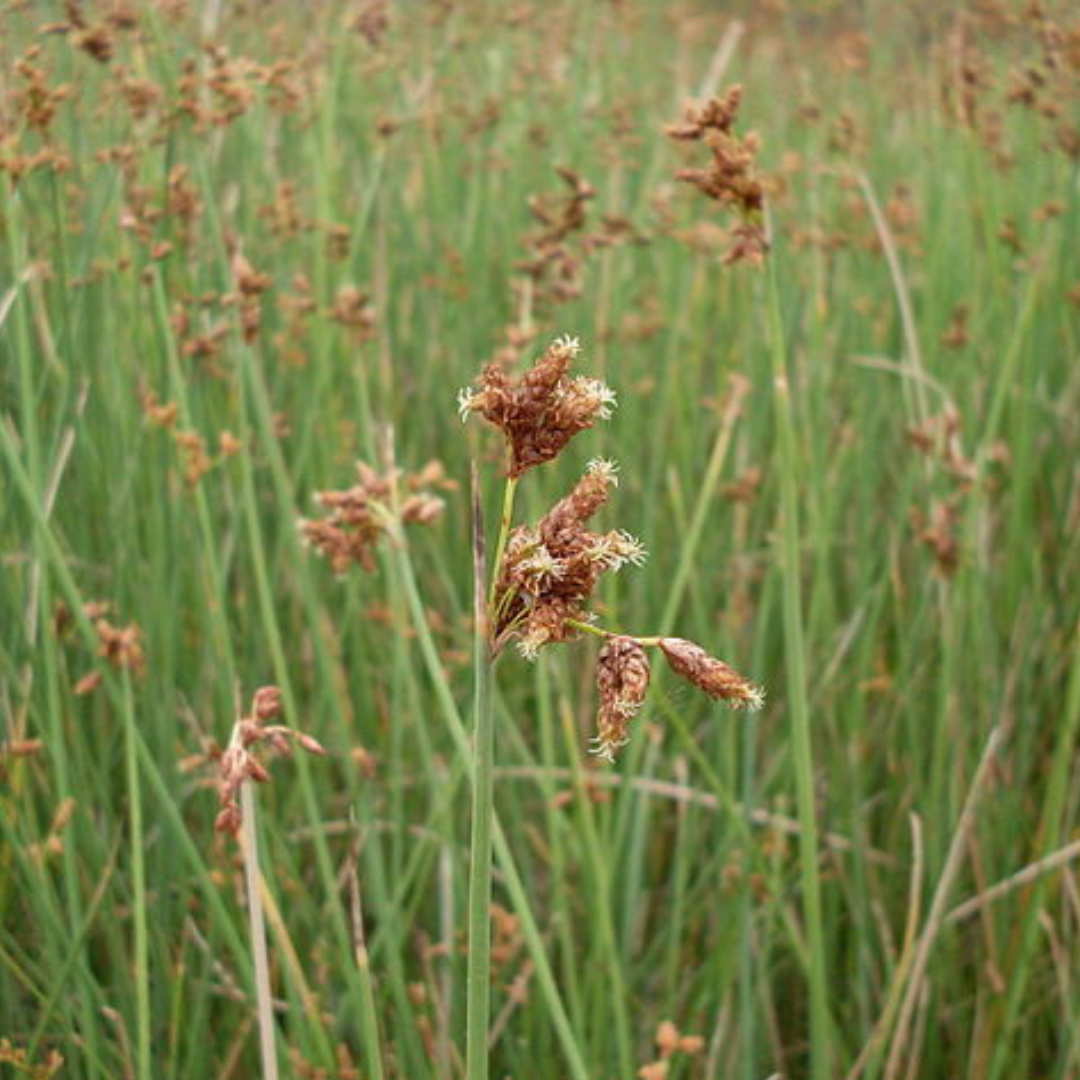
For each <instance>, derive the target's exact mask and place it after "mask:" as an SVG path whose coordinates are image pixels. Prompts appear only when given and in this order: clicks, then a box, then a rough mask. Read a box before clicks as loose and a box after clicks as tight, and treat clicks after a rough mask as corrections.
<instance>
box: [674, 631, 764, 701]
mask: <svg viewBox="0 0 1080 1080" xmlns="http://www.w3.org/2000/svg"><path fill="white" fill-rule="evenodd" d="M660 650H661V651H662V652H663V654H664V657H665V658H666V659H667V662H668V664H669V666H670V667H671V670H672V671H674V672H675V673H676V674H677V675H681V676H682V677H683V678H684V679H686V680H687V681H688V682H692V683H693V684H694V685H695V686H696V687H698V688H699V689H700V690H704V691H705V693H706V694H708V695H709V696H710V697H713V698H716V699H718V700H720V701H726V702H727V703H728V704H729V705H730V706H731V707H732V708H734V709H750V710H757V709H760V708H761V706H762V705H764V704H765V695H764V693H763V692H762V691H761V690H760V689H759V688H758V687H756V686H755V685H754V684H753V683H752V682H750V680H749V679H745V678H743V676H742V675H740V674H739V673H738V672H737V671H736V670H735V669H734V668H733V667H730V666H728V665H727V664H725V663H724V662H723V660H717V659H716V657H715V656H710V655H709V654H708V653H707V652H706V651H705V650H704V649H703V648H702V647H701V646H700V645H695V644H694V643H693V642H692V641H686V640H685V639H683V638H661V639H660Z"/></svg>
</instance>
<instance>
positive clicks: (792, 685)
mask: <svg viewBox="0 0 1080 1080" xmlns="http://www.w3.org/2000/svg"><path fill="white" fill-rule="evenodd" d="M775 260H776V254H775V253H774V254H773V255H772V257H771V258H770V259H769V269H768V326H769V330H770V338H771V348H772V361H773V384H774V387H775V391H776V393H775V401H776V426H777V431H778V442H779V446H778V453H779V458H780V470H779V471H780V509H781V527H780V544H781V548H780V556H781V557H780V566H781V582H782V604H783V613H784V650H785V653H786V655H787V683H788V704H789V708H790V711H791V743H792V753H793V756H794V764H795V788H796V802H797V805H798V813H799V827H800V832H799V863H800V872H801V877H802V899H803V917H804V920H805V923H806V939H807V946H808V952H809V980H808V981H809V995H810V1075H811V1076H812V1077H813V1080H826V1078H827V1077H828V1076H829V1075H830V1073H831V1057H832V1055H831V1052H830V1030H829V1005H828V997H827V993H828V978H827V973H826V962H825V934H824V928H823V921H822V907H821V880H820V877H819V873H818V828H817V817H816V813H815V809H814V758H813V747H812V744H811V739H810V710H809V704H808V701H807V690H806V654H805V642H804V640H803V615H802V595H801V591H800V586H801V581H800V574H799V495H798V482H797V478H796V473H797V470H798V466H799V451H798V447H797V445H796V441H795V421H794V416H793V413H792V407H791V389H790V386H789V383H788V375H787V356H786V346H785V342H784V329H783V323H782V320H781V315H780V297H779V291H778V288H777V282H776V262H775Z"/></svg>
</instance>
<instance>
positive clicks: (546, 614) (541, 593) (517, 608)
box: [492, 461, 645, 659]
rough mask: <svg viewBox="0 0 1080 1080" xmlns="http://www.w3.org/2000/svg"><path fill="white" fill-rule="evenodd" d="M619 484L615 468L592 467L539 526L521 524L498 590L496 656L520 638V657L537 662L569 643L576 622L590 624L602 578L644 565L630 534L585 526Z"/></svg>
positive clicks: (506, 557)
mask: <svg viewBox="0 0 1080 1080" xmlns="http://www.w3.org/2000/svg"><path fill="white" fill-rule="evenodd" d="M616 482H617V477H616V474H615V466H614V465H613V464H612V463H611V462H609V461H593V462H591V463H590V464H589V467H588V469H587V470H586V472H585V475H584V476H583V477H582V478H581V480H579V481H578V483H577V485H576V486H575V487H574V489H573V490H572V491H571V492H570V494H569V495H566V496H565V497H564V498H562V499H560V500H559V501H558V502H557V503H556V504H555V505H554V506H553V507H552V508H551V509H550V510H549V511H548V512H547V513H546V514H545V515H544V516H543V517H542V518H541V519H540V520H539V521H538V522H537V523H536V525H534V526H530V525H519V526H518V527H517V528H516V529H514V531H513V532H512V533H511V534H510V539H509V542H508V543H507V545H506V553H505V555H504V557H503V561H502V566H501V567H500V571H499V577H498V579H497V580H496V583H495V601H494V605H493V608H494V610H493V612H492V614H493V625H492V645H493V649H494V651H495V652H498V651H499V650H500V649H501V648H502V646H503V644H504V643H505V641H506V640H507V639H508V638H510V637H516V638H517V639H518V645H519V648H520V649H521V652H522V653H523V654H524V655H525V657H526V658H528V659H533V658H535V656H536V654H537V650H539V649H540V647H541V646H543V645H547V644H548V643H549V642H554V641H566V640H567V638H568V637H571V636H573V635H574V633H575V632H576V631H574V629H573V627H574V623H575V622H579V621H581V620H587V619H588V618H589V613H588V609H587V606H586V605H587V604H588V601H589V597H590V596H591V595H592V593H593V591H594V589H595V588H596V584H597V582H598V581H599V580H600V577H601V576H602V575H603V574H604V573H605V572H606V571H608V570H612V571H614V570H618V569H620V568H621V567H623V566H624V565H626V563H634V564H635V565H638V566H640V565H641V564H642V563H643V562H644V561H645V550H644V548H643V547H642V546H641V544H640V543H639V542H638V541H637V540H636V539H634V537H632V536H630V535H629V534H628V533H625V532H622V531H621V530H614V531H611V532H606V533H595V532H591V531H590V530H589V529H587V528H586V527H585V524H586V522H587V521H588V520H589V519H590V518H591V517H592V516H593V514H595V513H596V511H597V510H599V509H600V507H601V506H603V504H604V503H606V502H607V499H608V489H609V488H610V487H612V486H614V485H615V484H616Z"/></svg>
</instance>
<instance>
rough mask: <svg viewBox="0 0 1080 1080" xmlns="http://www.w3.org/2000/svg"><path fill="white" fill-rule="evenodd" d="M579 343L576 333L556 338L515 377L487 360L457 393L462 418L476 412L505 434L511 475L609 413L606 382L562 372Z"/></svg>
mask: <svg viewBox="0 0 1080 1080" xmlns="http://www.w3.org/2000/svg"><path fill="white" fill-rule="evenodd" d="M580 348H581V346H580V345H579V344H578V341H577V339H576V338H569V337H562V338H558V339H557V340H556V341H554V342H552V343H551V345H549V346H548V348H547V350H546V351H545V352H544V354H543V355H542V356H541V357H540V358H539V359H538V360H537V361H536V363H535V364H534V365H533V366H532V368H530V370H529V371H527V372H526V373H525V374H524V375H523V376H522V377H521V378H520V379H518V380H516V381H515V380H513V379H511V378H510V377H509V376H508V375H507V374H506V373H505V372H504V371H502V370H501V369H499V368H497V367H495V366H494V365H488V366H487V367H486V368H485V369H484V371H483V373H482V374H481V376H480V378H479V379H478V380H477V385H476V387H475V388H470V389H467V390H463V391H462V392H461V394H460V395H459V396H458V408H459V410H460V412H461V415H462V419H466V418H467V417H468V415H469V413H472V412H478V413H480V415H481V416H483V417H484V419H485V420H487V421H489V422H490V423H492V424H494V425H495V426H496V427H497V428H499V429H500V430H501V431H502V433H503V434H504V435H505V436H506V441H507V443H508V445H509V448H510V476H512V477H519V476H521V475H522V473H524V472H525V471H526V470H528V469H531V468H532V467H533V466H534V465H541V464H543V463H544V462H545V461H551V459H552V458H554V457H557V456H558V455H559V453H561V452H562V450H563V448H564V447H565V446H566V444H567V443H568V442H569V441H570V440H571V439H572V438H573V437H574V436H575V435H576V434H577V433H578V432H579V431H584V430H585V429H586V428H589V427H592V425H593V422H594V421H595V420H597V419H604V418H606V417H607V416H608V415H609V414H610V410H611V407H612V405H614V403H615V395H614V394H613V393H612V392H611V390H609V389H608V387H606V386H605V385H604V384H603V383H602V382H600V381H599V380H597V379H588V378H583V377H577V378H570V377H568V375H567V371H568V370H569V367H570V362H571V361H572V360H573V359H574V357H575V356H577V354H578V352H579V351H580Z"/></svg>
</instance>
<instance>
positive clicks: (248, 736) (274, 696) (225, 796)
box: [214, 686, 326, 834]
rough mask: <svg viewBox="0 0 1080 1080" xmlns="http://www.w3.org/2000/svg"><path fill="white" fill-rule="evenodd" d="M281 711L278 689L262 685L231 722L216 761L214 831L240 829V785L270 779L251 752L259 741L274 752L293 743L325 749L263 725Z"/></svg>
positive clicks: (317, 751)
mask: <svg viewBox="0 0 1080 1080" xmlns="http://www.w3.org/2000/svg"><path fill="white" fill-rule="evenodd" d="M280 712H281V691H280V690H279V689H278V688H277V687H276V686H263V687H260V688H259V689H258V690H256V691H255V694H254V696H253V697H252V699H251V709H250V712H249V714H248V715H247V716H241V717H240V719H238V720H237V721H236V723H235V724H234V725H233V730H232V737H231V738H230V739H229V745H228V746H227V747H226V749H225V752H224V753H223V754H222V755H221V760H220V761H219V762H218V799H219V802H220V804H221V810H220V811H219V813H218V815H217V819H216V820H215V822H214V828H215V829H216V830H217V831H218V832H231V833H233V834H236V833H237V832H239V831H240V825H241V824H242V822H243V812H242V810H241V808H240V802H239V794H240V788H241V786H242V785H243V784H245V783H247V782H248V781H252V782H254V783H257V784H265V783H268V782H269V780H270V773H269V772H268V771H267V769H266V766H265V765H264V764H263V763H262V762H261V761H260V760H259V759H258V757H256V754H255V751H256V749H257V748H258V747H260V746H261V745H263V744H266V745H268V746H269V747H270V748H271V749H272V750H276V751H277V752H278V753H282V754H286V755H287V754H289V753H290V752H291V751H292V747H293V745H294V744H296V745H299V746H300V748H301V749H302V750H306V751H307V752H308V753H309V754H319V755H323V754H325V753H326V751H325V750H324V749H323V747H322V745H321V744H320V743H319V742H318V740H317V739H314V738H312V736H310V735H308V734H306V733H304V732H302V731H294V730H293V729H292V728H288V727H285V726H284V725H281V724H272V725H269V726H268V725H267V724H266V721H267V720H272V719H274V717H276V716H278V715H279V714H280Z"/></svg>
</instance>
